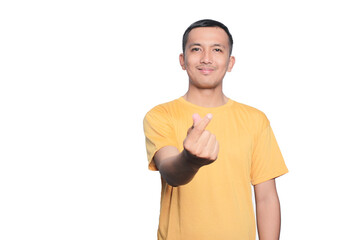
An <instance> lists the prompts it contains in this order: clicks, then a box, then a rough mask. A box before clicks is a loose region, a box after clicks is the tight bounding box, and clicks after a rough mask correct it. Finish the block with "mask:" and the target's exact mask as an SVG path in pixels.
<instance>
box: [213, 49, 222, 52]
mask: <svg viewBox="0 0 360 240" xmlns="http://www.w3.org/2000/svg"><path fill="white" fill-rule="evenodd" d="M214 51H215V52H222V49H220V48H215V49H214Z"/></svg>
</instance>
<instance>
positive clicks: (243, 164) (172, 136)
mask: <svg viewBox="0 0 360 240" xmlns="http://www.w3.org/2000/svg"><path fill="white" fill-rule="evenodd" d="M194 113H198V114H200V116H201V117H204V116H205V115H206V114H207V113H212V115H213V118H212V120H211V122H210V123H209V125H208V126H207V128H206V129H207V130H209V131H210V132H211V133H213V134H215V136H216V138H217V140H218V142H219V146H220V150H219V155H218V159H217V160H216V161H215V162H214V163H212V164H210V165H206V166H203V167H202V168H200V170H199V171H198V172H197V174H196V175H195V177H194V178H193V179H192V180H191V182H189V183H188V184H186V185H182V186H179V187H172V186H170V185H168V184H167V183H166V182H165V181H164V179H162V193H161V206H160V219H159V228H158V239H160V240H165V239H166V240H220V239H221V240H222V239H226V240H232V239H234V240H235V239H236V240H254V239H255V234H256V232H255V231H256V225H255V217H254V210H253V206H252V196H251V194H252V193H251V184H253V185H256V184H258V183H261V182H264V181H267V180H269V179H272V178H276V177H278V176H280V175H282V174H285V173H287V172H288V170H287V167H286V165H285V163H284V160H283V157H282V155H281V153H280V149H279V147H278V144H277V142H276V140H275V137H274V134H273V132H272V129H271V127H270V123H269V121H268V119H267V118H266V116H265V114H264V113H262V112H261V111H259V110H257V109H255V108H252V107H249V106H247V105H244V104H241V103H237V102H235V101H233V100H231V99H229V100H228V102H227V103H226V104H225V105H222V106H220V107H214V108H204V107H200V106H197V105H194V104H192V103H190V102H187V101H186V100H185V99H184V98H182V97H181V98H179V99H176V100H174V101H171V102H168V103H165V104H161V105H158V106H156V107H154V108H153V109H151V110H150V111H149V112H148V113H147V114H146V116H145V118H144V132H145V136H146V150H147V157H148V160H149V169H151V170H157V168H156V166H155V164H154V162H153V156H154V154H155V153H156V151H158V150H159V149H160V148H162V147H164V146H169V145H171V146H175V147H177V149H178V150H179V151H180V152H181V151H182V150H183V141H184V139H185V137H186V134H187V131H188V129H189V127H191V126H192V124H193V120H192V115H193V114H194Z"/></svg>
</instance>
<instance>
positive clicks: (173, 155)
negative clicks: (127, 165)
mask: <svg viewBox="0 0 360 240" xmlns="http://www.w3.org/2000/svg"><path fill="white" fill-rule="evenodd" d="M211 118H212V116H211V115H210V114H208V115H206V116H205V117H204V118H201V117H200V116H199V115H198V114H194V115H193V121H194V124H193V126H192V127H191V128H190V129H189V131H188V134H187V136H186V138H185V140H184V143H183V145H184V150H183V151H182V152H179V151H178V149H177V148H176V147H173V146H166V147H163V148H161V149H160V150H158V151H157V152H156V154H155V156H154V162H155V165H156V167H157V168H158V169H159V171H160V174H161V176H162V177H163V178H164V180H165V181H166V182H167V183H168V184H169V185H171V186H173V187H177V186H180V185H184V184H187V183H189V182H190V181H191V180H192V179H193V177H194V176H195V174H196V173H197V171H198V170H199V169H200V168H201V167H202V166H205V165H208V164H211V163H213V162H214V161H215V160H216V159H217V156H218V153H219V143H218V141H217V140H216V137H215V135H214V134H212V133H210V132H209V131H207V130H205V128H206V126H207V125H208V124H209V122H210V120H211Z"/></svg>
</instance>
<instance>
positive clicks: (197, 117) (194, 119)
mask: <svg viewBox="0 0 360 240" xmlns="http://www.w3.org/2000/svg"><path fill="white" fill-rule="evenodd" d="M192 118H193V127H194V126H195V124H196V123H197V122H199V121H200V120H201V117H200V115H199V114H197V113H194V114H193V115H192Z"/></svg>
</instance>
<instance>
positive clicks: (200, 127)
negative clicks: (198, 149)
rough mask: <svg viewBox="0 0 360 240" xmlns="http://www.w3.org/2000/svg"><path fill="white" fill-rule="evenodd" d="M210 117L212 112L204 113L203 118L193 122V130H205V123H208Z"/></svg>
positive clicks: (199, 131) (200, 131)
mask: <svg viewBox="0 0 360 240" xmlns="http://www.w3.org/2000/svg"><path fill="white" fill-rule="evenodd" d="M211 119H212V114H211V113H208V114H206V116H205V117H204V118H202V119H201V120H200V121H198V122H196V123H195V124H194V126H193V130H195V131H196V132H198V133H200V134H201V133H202V132H203V131H204V130H205V128H206V127H207V125H209V123H210V121H211Z"/></svg>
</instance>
